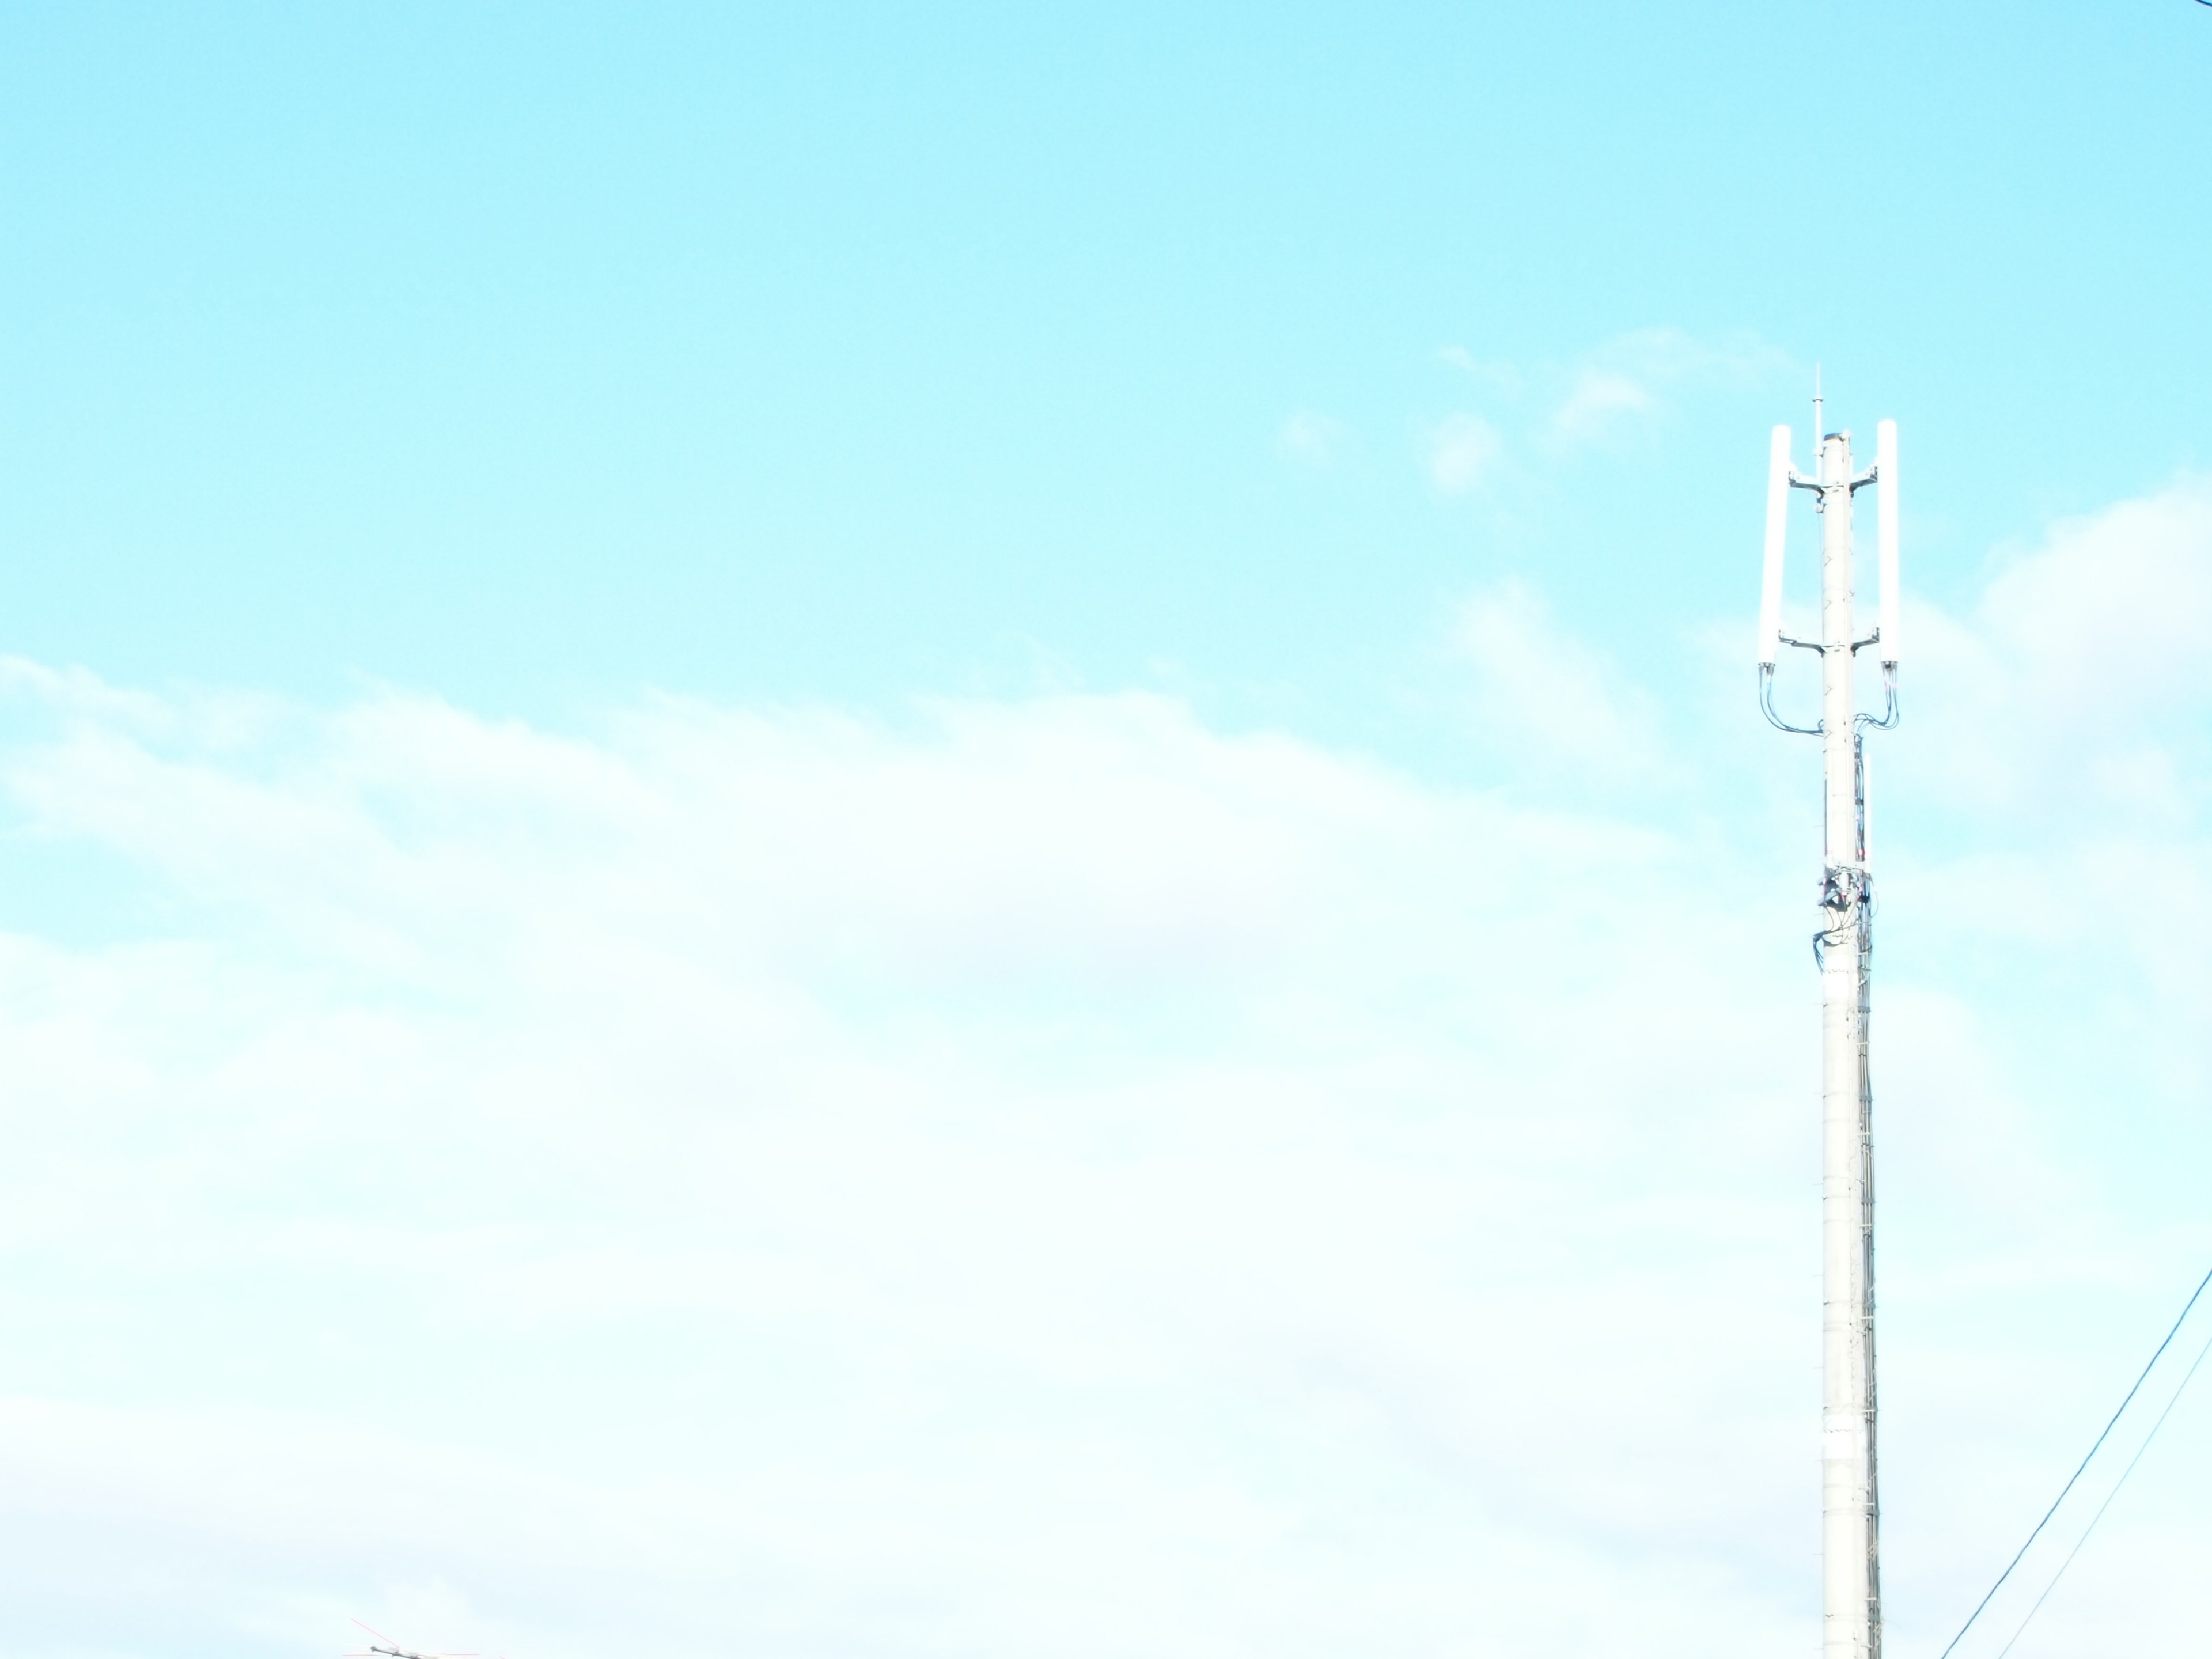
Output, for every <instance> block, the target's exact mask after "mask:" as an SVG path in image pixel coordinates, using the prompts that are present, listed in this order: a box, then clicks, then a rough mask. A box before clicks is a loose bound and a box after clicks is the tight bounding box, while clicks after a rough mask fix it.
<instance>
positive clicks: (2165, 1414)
mask: <svg viewBox="0 0 2212 1659" xmlns="http://www.w3.org/2000/svg"><path fill="white" fill-rule="evenodd" d="M2204 3H2205V4H2206V5H2208V6H2212V0H2204ZM2207 1354H2212V1338H2208V1339H2207V1340H2206V1341H2205V1344H2204V1346H2203V1347H2201V1348H2199V1349H2198V1350H2197V1358H2195V1359H2193V1360H2191V1362H2190V1365H2189V1369H2188V1370H2185V1371H2184V1372H2183V1373H2182V1374H2181V1386H2180V1387H2179V1388H2178V1389H2175V1390H2174V1391H2173V1398H2172V1399H2171V1400H2169V1401H2166V1409H2165V1410H2164V1411H2162V1412H2160V1413H2159V1414H2158V1421H2157V1422H2155V1423H2154V1424H2152V1425H2150V1432H2149V1433H2148V1434H2147V1435H2145V1436H2144V1437H2143V1443H2142V1445H2140V1446H2138V1447H2136V1455H2134V1456H2133V1457H2131V1458H2130V1459H2129V1460H2128V1466H2127V1468H2124V1469H2122V1470H2121V1471H2120V1478H2119V1479H2118V1480H2115V1481H2114V1482H2113V1483H2112V1491H2111V1492H2108V1493H2106V1497H2105V1501H2104V1502H2103V1503H2101V1504H2099V1505H2098V1506H2097V1512H2096V1513H2095V1514H2094V1515H2093V1516H2090V1517H2089V1524H2088V1525H2087V1526H2086V1527H2084V1528H2081V1536H2080V1537H2079V1538H2077V1539H2075V1541H2074V1547H2073V1548H2072V1549H2070V1550H2069V1551H2068V1552H2067V1553H2066V1559H2064V1560H2063V1561H2061V1562H2060V1563H2059V1564H2058V1571H2056V1572H2054V1573H2052V1574H2051V1582H2050V1583H2047V1584H2045V1586H2044V1587H2043V1594H2042V1595H2039V1596H2037V1597H2036V1598H2035V1605H2034V1606H2033V1607H2030V1608H2029V1609H2028V1610H2027V1618H2025V1619H2023V1620H2021V1621H2020V1628H2019V1629H2018V1630H2016V1631H2015V1632H2013V1633H2012V1640H2011V1641H2010V1642H2008V1643H2006V1644H2004V1646H2003V1647H2002V1648H2000V1649H1999V1650H1997V1659H2005V1655H2006V1654H2008V1653H2010V1652H2011V1651H2012V1650H2013V1648H2014V1646H2015V1644H2017V1643H2018V1642H2019V1640H2020V1638H2021V1637H2022V1636H2024V1635H2026V1634H2027V1627H2028V1626H2030V1625H2031V1624H2033V1622H2034V1621H2035V1615H2036V1614H2037V1613H2041V1612H2042V1611H2043V1604H2044V1603H2045V1601H2049V1600H2050V1599H2051V1591H2053V1590H2055V1589H2057V1588H2058V1581H2059V1580H2060V1579H2062V1578H2063V1577H2065V1576H2066V1569H2067V1568H2069V1567H2070V1566H2072V1565H2074V1558H2075V1556H2077V1555H2079V1554H2081V1546H2082V1545H2084V1544H2086V1543H2087V1542H2088V1541H2089V1534H2091V1533H2093V1532H2094V1531H2096V1530H2097V1522H2100V1521H2101V1520H2103V1519H2104V1518H2105V1511H2106V1510H2108V1509H2110V1508H2112V1499H2113V1498H2118V1496H2119V1495H2120V1488H2121V1487H2122V1486H2126V1485H2127V1484H2128V1477H2129V1476H2130V1475H2131V1474H2134V1473H2135V1472H2136V1464H2138V1463H2140V1462H2142V1461H2143V1454H2144V1453H2145V1452H2147V1451H2148V1450H2149V1449H2150V1443H2151V1442H2152V1441H2154V1440H2155V1439H2157V1438H2158V1431H2160V1429H2162V1428H2164V1427H2165V1426H2166V1419H2167V1418H2169V1417H2171V1416H2172V1415H2173V1408H2174V1407H2176V1406H2179V1404H2180V1403H2181V1396H2182V1395H2185V1394H2186V1393H2188V1392H2189V1379H2190V1378H2191V1377H2192V1376H2196V1375H2197V1367H2198V1366H2199V1365H2202V1364H2203V1363H2204V1358H2205V1356H2206V1355H2207Z"/></svg>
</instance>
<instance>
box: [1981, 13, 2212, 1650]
mask: <svg viewBox="0 0 2212 1659" xmlns="http://www.w3.org/2000/svg"><path fill="white" fill-rule="evenodd" d="M2206 3H2207V4H2212V0H2206ZM2206 1285H2212V1273H2206V1274H2205V1275H2204V1277H2203V1279H2199V1280H2198V1281H2197V1288H2196V1289H2195V1290H2194V1291H2191V1292H2190V1296H2189V1300H2188V1301H2187V1302H2185V1303H2184V1304H2182V1308H2181V1317H2180V1318H2179V1319H2176V1320H2175V1321H2174V1322H2173V1328H2172V1330H2170V1331H2168V1332H2167V1333H2166V1340H2165V1341H2164V1342H2161V1343H2160V1344H2159V1345H2158V1352H2156V1353H2154V1354H2152V1355H2151V1357H2150V1363H2149V1364H2147V1365H2145V1366H2144V1367H2143V1368H2142V1376H2138V1377H2137V1378H2136V1383H2135V1387H2134V1388H2132V1389H2129V1390H2128V1397H2127V1398H2126V1399H2125V1400H2123V1401H2120V1409H2119V1410H2118V1411H2116V1412H2114V1413H2112V1421H2111V1422H2110V1423H2107V1424H2106V1425H2105V1431H2104V1433H2103V1434H2100V1435H2099V1436H2098V1437H2097V1443H2096V1445H2093V1446H2091V1447H2090V1448H2089V1453H2088V1456H2087V1457H2084V1458H2083V1459H2082V1460H2081V1463H2080V1464H2079V1465H2078V1466H2077V1467H2076V1468H2075V1471H2074V1473H2073V1474H2070V1475H2069V1476H2068V1477H2067V1480H2066V1484H2065V1485H2064V1486H2061V1487H2060V1488H2059V1489H2058V1496H2057V1497H2056V1498H2052V1499H2051V1507H2050V1508H2049V1509H2047V1510H2044V1512H2043V1519H2042V1520H2040V1521H2039V1522H2036V1523H2035V1530H2034V1531H2033V1532H2031V1533H2030V1534H2028V1535H2027V1544H2022V1545H2021V1547H2020V1553H2019V1554H2016V1555H2015V1556H2014V1557H2013V1559H2011V1560H2010V1561H2008V1562H2007V1563H2006V1564H2005V1570H2004V1571H2002V1572H2001V1573H1999V1574H1998V1575H1997V1582H1996V1583H1994V1584H1992V1585H1990V1593H1989V1595H1984V1597H1982V1599H1981V1600H1980V1601H1978V1602H1976V1603H1975V1605H1974V1610H1973V1611H1972V1613H1968V1614H1967V1615H1966V1623H1965V1624H1963V1625H1961V1626H1959V1633H1958V1635H1956V1636H1954V1637H1953V1638H1951V1640H1950V1644H1949V1645H1948V1646H1947V1647H1945V1648H1944V1650H1943V1652H1942V1659H1951V1649H1952V1648H1955V1647H1957V1646H1958V1645H1959V1644H1960V1642H1962V1641H1963V1640H1965V1639H1966V1632H1968V1631H1970V1630H1972V1629H1973V1627H1974V1620H1977V1619H1978V1618H1980V1617H1981V1616H1982V1609H1983V1608H1984V1607H1988V1606H1989V1604H1990V1599H1991V1597H1993V1596H1995V1595H1996V1593H1997V1592H1998V1591H1999V1590H2001V1589H2003V1588H2004V1582H2005V1580H2006V1579H2008V1578H2009V1577H2012V1570H2013V1569H2014V1568H2015V1567H2016V1566H2018V1565H2020V1560H2021V1556H2023V1555H2026V1554H2027V1549H2028V1545H2029V1544H2033V1543H2034V1542H2035V1541H2036V1539H2037V1538H2038V1537H2039V1536H2041V1534H2042V1532H2043V1529H2044V1528H2045V1527H2047V1526H2049V1525H2050V1524H2051V1516H2054V1515H2056V1514H2057V1513H2058V1506H2059V1505H2060V1504H2063V1503H2064V1502H2065V1501H2066V1494H2067V1493H2068V1492H2072V1491H2073V1490H2074V1483H2075V1481H2076V1480H2080V1479H2081V1472H2082V1470H2084V1469H2086V1468H2088V1467H2089V1459H2090V1458H2093V1457H2094V1456H2096V1455H2097V1450H2098V1447H2100V1446H2102V1445H2103V1444H2104V1443H2105V1441H2106V1437H2107V1436H2109V1435H2110V1434H2111V1433H2112V1430H2113V1429H2114V1428H2115V1427H2116V1426H2118V1423H2119V1420H2120V1418H2121V1416H2122V1414H2123V1413H2125V1412H2126V1410H2127V1408H2128V1407H2129V1405H2130V1403H2132V1402H2133V1401H2134V1399H2135V1397H2136V1394H2137V1392H2139V1391H2140V1390H2141V1389H2142V1385H2143V1383H2144V1382H2145V1380H2146V1379H2148V1377H2149V1376H2150V1373H2151V1367H2152V1366H2153V1365H2155V1364H2158V1360H2159V1355H2160V1354H2162V1353H2164V1352H2166V1347H2167V1346H2168V1345H2169V1344H2170V1343H2172V1340H2173V1339H2174V1338H2175V1337H2176V1336H2177V1335H2179V1334H2180V1331H2181V1326H2182V1322H2183V1321H2184V1320H2186V1319H2187V1318H2188V1317H2189V1310H2191V1308H2193V1307H2195V1306H2196V1305H2197V1297H2200V1296H2202V1295H2203V1294H2204V1287H2205V1286H2206ZM2192 1369H2194V1368H2193V1367H2192ZM2168 1409H2169V1410H2170V1409H2172V1408H2171V1407H2168ZM2161 1420H2163V1419H2161ZM2138 1455H2140V1454H2138ZM2121 1478H2122V1479H2123V1480H2124V1479H2125V1478H2126V1477H2125V1476H2122V1477H2121ZM2100 1513H2102V1511H2100ZM2092 1524H2094V1523H2092ZM2061 1571H2063V1568H2062V1569H2061ZM2030 1616H2031V1617H2032V1616H2033V1614H2031V1615H2030Z"/></svg>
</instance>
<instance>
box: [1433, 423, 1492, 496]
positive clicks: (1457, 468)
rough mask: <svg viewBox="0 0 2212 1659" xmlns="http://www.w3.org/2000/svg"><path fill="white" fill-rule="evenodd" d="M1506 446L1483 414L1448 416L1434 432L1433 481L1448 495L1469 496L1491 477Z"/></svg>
mask: <svg viewBox="0 0 2212 1659" xmlns="http://www.w3.org/2000/svg"><path fill="white" fill-rule="evenodd" d="M1501 448H1502V445H1501V443H1500V441H1499V438H1498V428H1496V427H1494V426H1492V424H1491V423H1490V422H1488V421H1486V420H1485V419H1483V417H1482V416H1480V415H1472V414H1468V413H1466V412H1464V411H1461V412H1458V413H1455V414H1451V415H1447V416H1445V417H1444V418H1443V420H1442V421H1441V422H1438V423H1437V427H1436V429H1435V430H1434V431H1433V432H1432V433H1431V435H1430V438H1429V481H1430V482H1431V483H1433V484H1434V485H1435V486H1436V487H1437V489H1440V490H1442V491H1443V493H1444V494H1445V495H1465V494H1466V493H1467V492H1468V490H1471V489H1477V488H1479V487H1480V485H1481V484H1482V483H1483V481H1484V480H1485V479H1486V477H1489V475H1490V470H1491V468H1492V465H1495V463H1496V462H1497V460H1498V455H1499V453H1500V450H1501Z"/></svg>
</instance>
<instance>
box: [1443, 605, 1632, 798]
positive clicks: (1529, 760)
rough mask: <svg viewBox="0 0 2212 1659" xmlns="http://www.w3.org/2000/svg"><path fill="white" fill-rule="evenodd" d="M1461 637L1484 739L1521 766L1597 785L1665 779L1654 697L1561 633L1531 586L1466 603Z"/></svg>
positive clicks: (1462, 617)
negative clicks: (1470, 664)
mask: <svg viewBox="0 0 2212 1659" xmlns="http://www.w3.org/2000/svg"><path fill="white" fill-rule="evenodd" d="M1456 643H1457V644H1458V645H1459V646H1460V647H1461V648H1462V650H1463V651H1464V652H1465V653H1467V656H1468V659H1469V661H1470V662H1471V663H1472V665H1473V666H1474V671H1475V680H1474V715H1475V718H1476V719H1477V720H1478V721H1479V722H1480V725H1481V726H1482V727H1483V730H1484V734H1485V736H1486V738H1488V739H1489V741H1490V742H1491V743H1492V744H1494V745H1495V746H1496V747H1498V749H1500V750H1504V752H1506V753H1507V754H1509V755H1510V756H1512V757H1514V758H1515V759H1516V760H1517V761H1519V762H1520V763H1522V766H1523V767H1524V768H1530V769H1534V771H1535V772H1536V773H1538V774H1539V775H1548V776H1550V777H1552V778H1553V779H1555V780H1556V779H1559V778H1562V777H1566V778H1573V779H1579V780H1581V781H1584V782H1587V783H1597V784H1616V783H1621V782H1627V781H1637V782H1643V783H1645V784H1649V783H1651V782H1653V781H1656V780H1657V779H1659V778H1660V777H1662V775H1663V773H1664V762H1665V758H1666V757H1665V755H1664V752H1663V750H1662V744H1661V740H1660V726H1659V720H1658V718H1657V714H1656V710H1655V709H1654V708H1652V706H1651V702H1650V698H1649V697H1648V696H1645V695H1644V693H1643V692H1642V691H1641V690H1638V688H1636V687H1634V686H1632V685H1629V684H1626V683H1624V682H1623V680H1622V678H1621V676H1620V672H1619V671H1618V670H1617V669H1615V668H1614V667H1613V665H1612V664H1611V663H1609V662H1607V660H1606V659H1604V658H1603V657H1602V656H1601V655H1600V654H1599V653H1596V652H1595V651H1593V650H1591V649H1590V648H1589V647H1587V646H1585V645H1583V643H1581V642H1580V641H1577V640H1575V639H1573V638H1571V637H1569V636H1567V635H1564V634H1562V633H1561V632H1560V631H1559V628H1558V626H1557V625H1556V623H1554V621H1553V617H1552V614H1551V611H1550V609H1549V607H1548V606H1547V605H1545V603H1544V601H1543V599H1542V598H1541V596H1540V595H1538V594H1537V593H1536V592H1535V591H1534V589H1532V588H1531V587H1529V586H1528V584H1527V583H1526V582H1522V581H1509V582H1506V583H1504V585H1503V586H1499V587H1498V588H1495V589H1492V590H1490V591H1488V592H1482V593H1479V594H1477V595H1476V596H1475V597H1474V599H1470V600H1469V601H1468V604H1467V605H1466V607H1465V609H1464V610H1463V611H1462V612H1461V615H1460V620H1459V627H1458V629H1457V638H1456Z"/></svg>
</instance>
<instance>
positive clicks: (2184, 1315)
mask: <svg viewBox="0 0 2212 1659" xmlns="http://www.w3.org/2000/svg"><path fill="white" fill-rule="evenodd" d="M2206 1285H2212V1273H2206V1274H2205V1275H2204V1277H2203V1279H2199V1280H2198V1281H2197V1288H2196V1289H2195V1290H2194V1291H2191V1292H2190V1294H2189V1300H2188V1301H2187V1302H2185V1303H2184V1304H2182V1308H2181V1316H2180V1317H2179V1318H2178V1319H2176V1320H2175V1321H2174V1322H2173V1328H2172V1330H2170V1331H2168V1332H2167V1333H2166V1340H2164V1341H2162V1342H2160V1344H2159V1345H2158V1348H2157V1351H2156V1352H2154V1353H2153V1354H2152V1355H2151V1357H2150V1360H2149V1363H2148V1364H2145V1365H2144V1367H2143V1368H2142V1375H2141V1376H2138V1377H2136V1381H2135V1386H2134V1387H2133V1388H2131V1389H2129V1390H2128V1393H2127V1398H2126V1399H2124V1400H2123V1401H2120V1408H2119V1410H2118V1411H2116V1412H2114V1413H2112V1421H2111V1422H2109V1423H2107V1424H2106V1425H2105V1428H2104V1432H2103V1433H2101V1434H2100V1435H2099V1436H2098V1437H2097V1439H2096V1443H2095V1444H2094V1445H2092V1446H2091V1447H2090V1448H2089V1450H2088V1454H2087V1456H2084V1457H2083V1458H2082V1460H2081V1462H2080V1463H2079V1464H2078V1465H2076V1466H2075V1470H2074V1473H2073V1474H2070V1475H2069V1476H2067V1478H2066V1484H2065V1485H2064V1486H2061V1487H2060V1488H2059V1489H2058V1496H2057V1497H2056V1498H2052V1499H2051V1507H2050V1508H2049V1509H2047V1510H2044V1512H2043V1519H2042V1520H2040V1521H2039V1522H2036V1523H2035V1530H2034V1531H2033V1532H2031V1533H2029V1534H2028V1535H2027V1543H2026V1544H2022V1545H2021V1547H2020V1549H2019V1552H2018V1553H2016V1554H2015V1555H2014V1557H2013V1558H2012V1559H2011V1560H2009V1561H2008V1562H2007V1563H2005V1570H2004V1571H2002V1572H2001V1573H1999V1574H1998V1575H1997V1582H1996V1583H1994V1584H1992V1585H1990V1589H1989V1594H1988V1595H1984V1596H1983V1597H1982V1599H1981V1600H1980V1601H1978V1602H1976V1603H1975V1604H1974V1610H1973V1611H1972V1613H1968V1614H1967V1615H1966V1623H1965V1624H1963V1625H1961V1626H1959V1633H1958V1634H1957V1635H1956V1636H1954V1637H1953V1638H1951V1639H1950V1641H1949V1643H1948V1644H1946V1645H1945V1647H1944V1649H1943V1651H1942V1655H1941V1656H1940V1659H1951V1650H1952V1649H1953V1648H1955V1647H1957V1646H1958V1645H1959V1644H1960V1642H1962V1641H1964V1640H1965V1639H1966V1632H1968V1631H1970V1630H1972V1629H1973V1627H1974V1620H1977V1619H1979V1618H1980V1617H1981V1616H1982V1610H1983V1609H1984V1607H1988V1606H1989V1604H1990V1601H1992V1600H1993V1599H1994V1598H1995V1597H1996V1593H1997V1592H1998V1591H1999V1590H2001V1589H2003V1588H2004V1583H2005V1580H2006V1579H2008V1578H2009V1577H2012V1570H2013V1569H2014V1568H2015V1567H2016V1566H2018V1565H2020V1563H2021V1557H2022V1556H2024V1555H2026V1554H2027V1551H2028V1546H2029V1545H2032V1544H2033V1543H2034V1542H2035V1541H2036V1540H2037V1539H2038V1538H2039V1537H2041V1536H2042V1534H2043V1529H2044V1528H2045V1527H2047V1526H2049V1525H2050V1524H2051V1516H2054V1515H2056V1514H2057V1513H2058V1506H2059V1505H2060V1504H2063V1503H2064V1502H2065V1501H2066V1494H2067V1493H2068V1492H2072V1491H2073V1490H2074V1484H2075V1482H2076V1481H2077V1480H2081V1475H2082V1472H2083V1471H2084V1470H2086V1469H2087V1468H2088V1467H2089V1463H2090V1461H2091V1459H2093V1458H2094V1457H2095V1456H2096V1455H2097V1452H2098V1450H2099V1449H2100V1447H2102V1446H2103V1445H2104V1443H2105V1442H2106V1439H2108V1438H2109V1437H2111V1435H2112V1431H2113V1430H2114V1429H2115V1428H2116V1427H2118V1425H2119V1421H2120V1419H2121V1418H2122V1417H2123V1416H2124V1415H2125V1414H2126V1413H2127V1409H2128V1407H2129V1406H2130V1405H2131V1404H2133V1403H2134V1401H2135V1397H2136V1395H2137V1394H2139V1393H2141V1392H2142V1385H2143V1384H2144V1383H2145V1382H2147V1381H2148V1379H2149V1376H2150V1374H2151V1370H2152V1368H2153V1367H2154V1366H2155V1365H2156V1364H2158V1362H2159V1357H2160V1355H2161V1354H2163V1353H2165V1352H2166V1349H2167V1348H2168V1347H2169V1346H2172V1342H2173V1339H2174V1338H2175V1337H2176V1336H2178V1335H2179V1334H2180V1332H2181V1327H2182V1324H2183V1322H2185V1321H2186V1320H2187V1319H2188V1317H2189V1310H2191V1308H2194V1307H2195V1306H2196V1305H2197V1297H2201V1296H2203V1294H2204V1287H2205V1286H2206Z"/></svg>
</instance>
